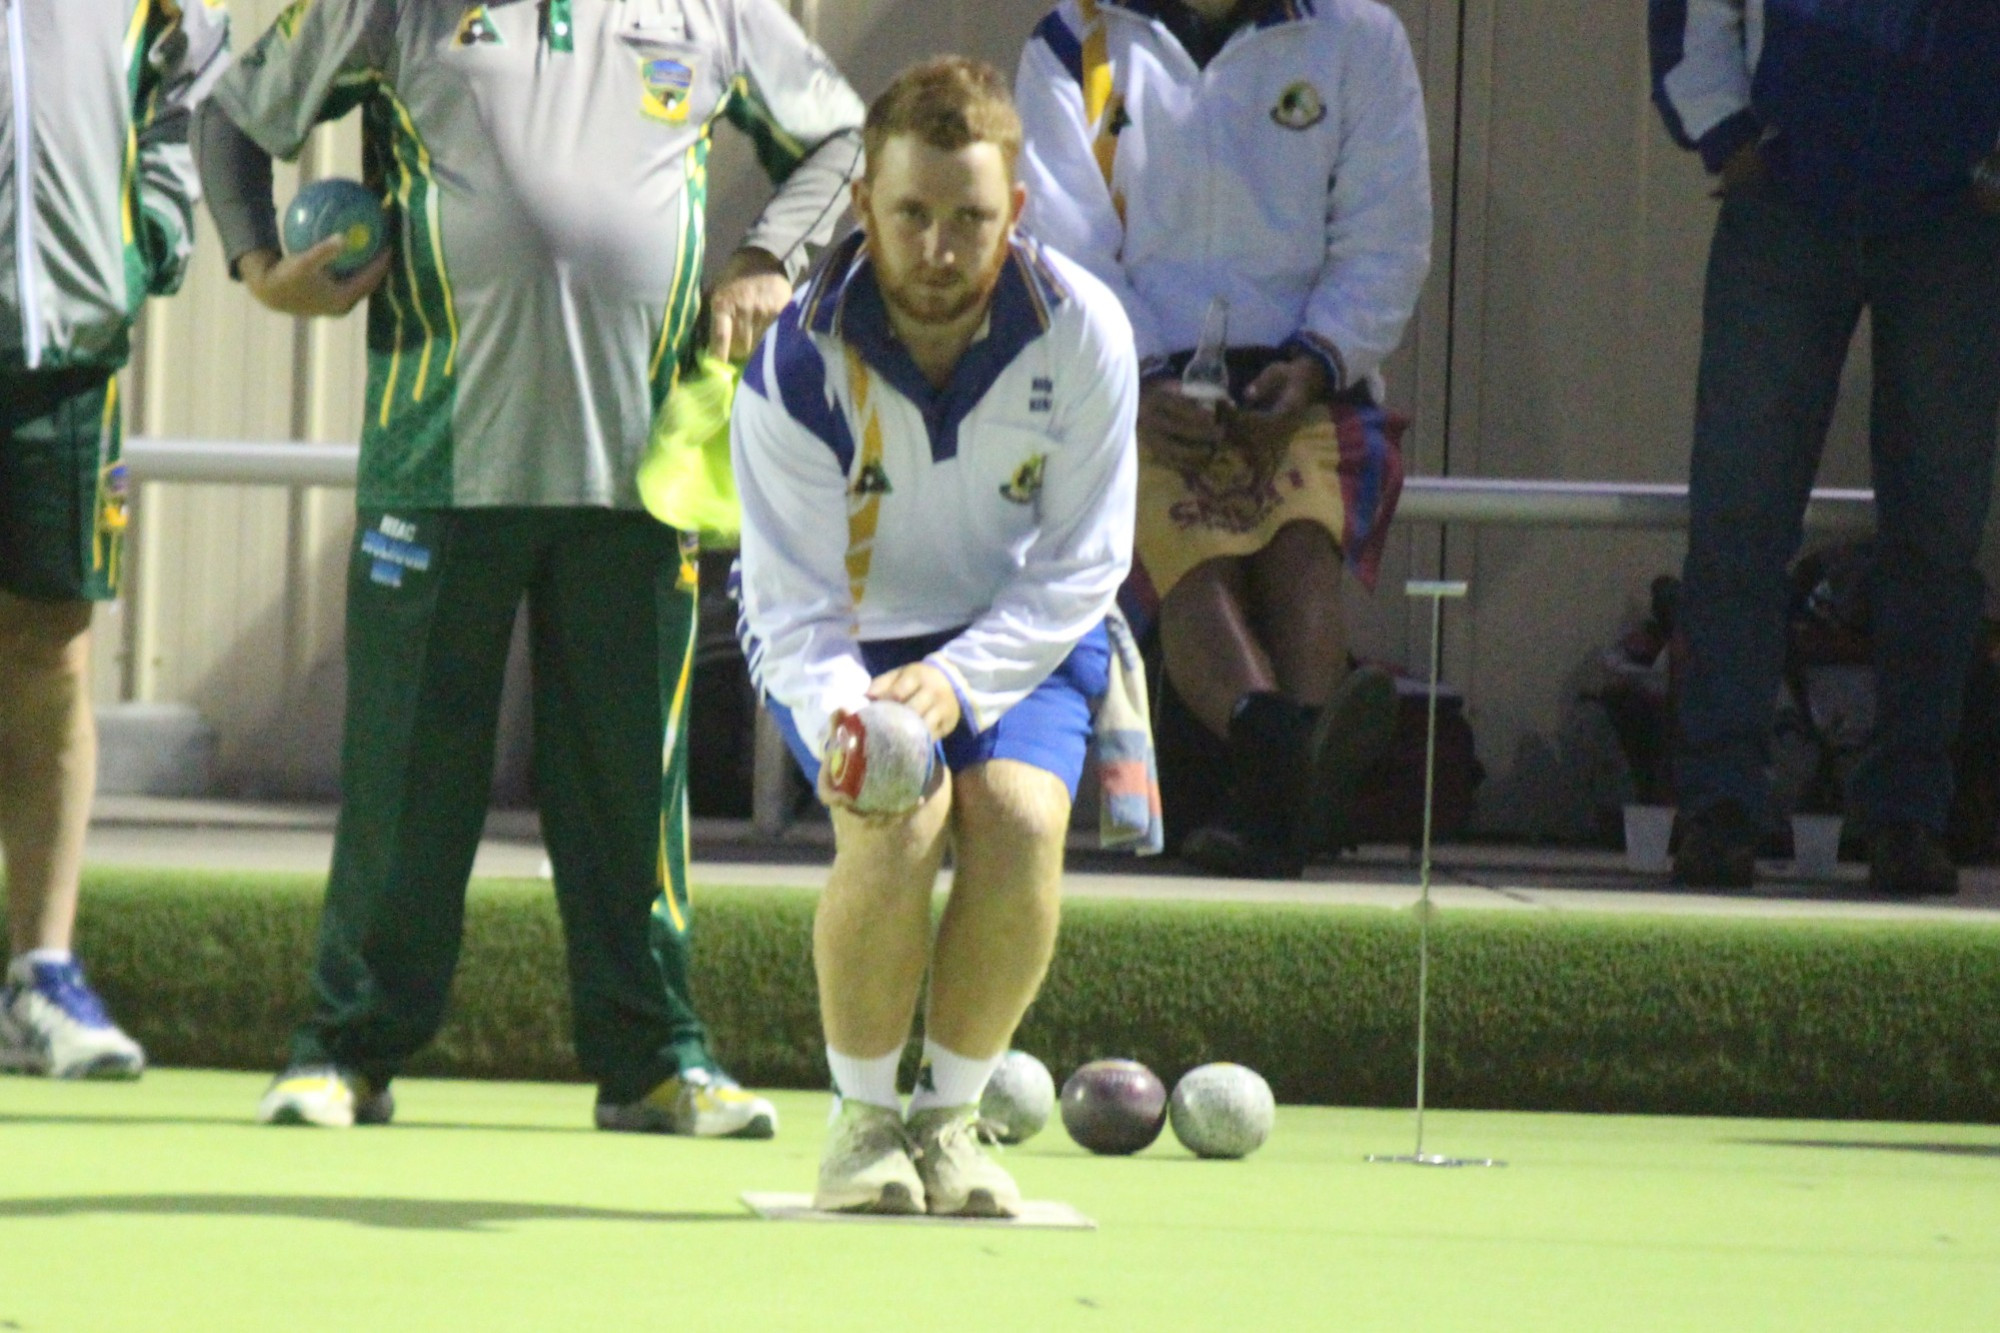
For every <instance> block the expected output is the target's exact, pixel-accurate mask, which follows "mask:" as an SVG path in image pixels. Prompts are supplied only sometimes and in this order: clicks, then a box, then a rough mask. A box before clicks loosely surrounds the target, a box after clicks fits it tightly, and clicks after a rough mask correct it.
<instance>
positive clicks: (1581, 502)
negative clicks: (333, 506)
mask: <svg viewBox="0 0 2000 1333" xmlns="http://www.w3.org/2000/svg"><path fill="white" fill-rule="evenodd" d="M359 458H360V450H359V449H357V448H356V447H355V446H353V445H351V444H301V443H297V442H263V441H233V440H174V439H158V438H151V437H139V438H135V439H131V440H127V441H126V442H125V462H126V466H127V467H128V468H129V469H130V473H131V476H132V479H133V480H134V481H140V482H160V481H166V482H207V483H223V484H227V483H238V484H249V485H263V486H352V485H354V476H355V468H356V466H357V463H358V461H359ZM1396 517H1397V518H1398V519H1400V520H1402V521H1403V522H1405V523H1474V524H1481V525H1500V526H1511V527H1538V528H1685V527H1686V526H1687V487H1686V486H1684V485H1680V484H1678V483H1673V482H1642V481H1518V480H1497V479H1491V478H1483V477H1411V478H1409V480H1407V481H1406V482H1404V484H1403V501H1402V504H1401V506H1400V507H1399V508H1398V509H1397V511H1396ZM1874 526H1875V493H1874V492H1873V491H1865V490H1816V491H1814V492H1813V498H1812V503H1811V504H1810V505H1809V506H1808V507H1807V509H1806V528H1807V530H1808V531H1810V532H1817V533H1847V534H1857V535H1858V534H1861V533H1866V532H1870V531H1872V530H1873V529H1874Z"/></svg>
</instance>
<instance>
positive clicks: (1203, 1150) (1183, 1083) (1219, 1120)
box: [1167, 1061, 1278, 1157]
mask: <svg viewBox="0 0 2000 1333" xmlns="http://www.w3.org/2000/svg"><path fill="white" fill-rule="evenodd" d="M1277 1110H1278V1107H1277V1102H1276V1100H1275V1099H1274V1098H1273V1097H1272V1096H1271V1085H1270V1084H1268V1083H1266V1082H1265V1081H1264V1076H1263V1075H1262V1074H1259V1073H1258V1072H1257V1071H1256V1070H1254V1069H1251V1068H1249V1067H1247V1066H1245V1065H1238V1064H1230V1063H1228V1062H1226V1061H1225V1062H1220V1063H1216V1064H1209V1065H1197V1066H1196V1067H1195V1068H1193V1069H1190V1070H1188V1071H1187V1073H1185V1074H1182V1075H1181V1079H1180V1082H1178V1083H1176V1084H1174V1095H1173V1096H1172V1097H1171V1098H1169V1099H1168V1101H1167V1123H1168V1124H1169V1125H1171V1126H1173V1130H1174V1137H1175V1138H1177V1139H1179V1140H1180V1141H1181V1146H1182V1147H1184V1148H1186V1149H1187V1150H1188V1151H1189V1152H1191V1153H1193V1154H1194V1155H1195V1156H1197V1157H1248V1156H1249V1155H1250V1154H1251V1153H1253V1152H1256V1151H1257V1149H1259V1148H1261V1147H1263V1146H1264V1140H1266V1139H1268V1138H1270V1137H1271V1126H1272V1124H1273V1122H1274V1121H1275V1120H1276V1118H1277Z"/></svg>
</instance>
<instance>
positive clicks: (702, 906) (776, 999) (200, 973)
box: [79, 870, 2000, 1122]
mask: <svg viewBox="0 0 2000 1333" xmlns="http://www.w3.org/2000/svg"><path fill="white" fill-rule="evenodd" d="M320 889H321V880H320V879H319V878H318V877H317V876H305V875H278V874H259V875H245V874H209V873H200V872H184V871H140V870H115V871H114V870H103V871H97V872H95V873H93V874H92V875H91V876H90V877H89V882H88V884H87V886H86V890H85V895H84V904H83V909H84V910H83V919H82V922H81V926H80V932H79V934H80V943H81V948H82V950H83V952H84V956H85V959H86V961H87V963H88V964H89V967H90V970H91V975H92V978H93V979H94V981H95V982H96V984H97V985H98V987H99V988H100V989H101V990H102V991H103V992H104V994H105V996H106V998H107V1000H109V1001H110V1003H111V1004H112V1006H113V1010H114V1012H115V1013H116V1014H117V1015H118V1016H119V1018H120V1020H121V1021H122V1022H123V1023H124V1024H125V1025H126V1026H127V1028H128V1029H129V1030H130V1031H131V1032H132V1033H133V1035H134V1036H136V1037H138V1038H139V1039H140V1040H141V1041H142V1042H144V1043H145V1045H146V1047H147V1050H148V1052H149V1053H150V1055H151V1058H152V1059H153V1060H154V1061H155V1062H156V1063H160V1064H170V1065H201V1066H211V1067H224V1068H251V1069H262V1068H274V1067H275V1066H276V1065H277V1064H278V1063H280V1062H281V1061H282V1059H283V1055H284V1050H285V1043H286V1037H287V1034H288V1032H289V1029H290V1027H291V1024H292V1023H293V1022H294V1021H296V1019H297V1018H298V1017H299V1016H300V1015H301V1014H302V1013H303V1012H304V1009H305V978H306V970H307V966H308V962H309V959H310V956H311V951H312V941H313V932H314V930H315V928H316V925H317V920H318V915H319V896H320ZM813 903H814V895H813V894H811V893H810V892H805V891H798V890H777V889H722V888H714V889H708V890H705V891H702V892H701V893H699V895H698V898H697V908H696V921H697V924H696V945H695V970H694V987H695V995H696V999H697V1002H698V1004H699V1005H700V1007H701V1008H702V1010H703V1013H704V1016H705V1017H706V1018H707V1019H708V1020H709V1022H710V1024H711V1025H712V1026H713V1028H714V1029H715V1034H716V1046H717V1051H718V1053H719V1054H720V1055H721V1056H722V1058H723V1059H724V1060H725V1061H726V1062H727V1063H728V1064H729V1065H730V1067H731V1068H732V1070H733V1071H734V1072H735V1073H736V1074H737V1075H738V1076H739V1077H740V1078H742V1079H743V1080H744V1081H745V1082H746V1083H749V1084H752V1085H757V1086H769V1087H807V1088H817V1087H824V1086H826V1070H825V1065H824V1062H823V1059H822V1055H821V1039H820V1034H819V1024H818V1018H817V1010H816V1004H815V999H814V990H813V973H812V961H811V939H812V914H813ZM1416 942H1417V941H1416V918H1415V916H1414V914H1413V913H1410V912H1388V911H1382V910H1379V909H1373V908H1329V907H1310V906H1273V905H1261V904H1259V905H1249V904H1229V903H1213V902H1172V903H1161V902H1125V901H1103V900H1079V901H1073V902H1071V903H1069V904H1068V905H1067V907H1066V908H1065V918H1064V923H1063V936H1062V941H1061V944H1060V945H1059V946H1058V949H1057V955H1056V961H1055V965H1054V967H1053V969H1052V971H1051V973H1050V976H1049V980H1048V984H1047V986H1046V987H1045V988H1044V990H1043V992H1042V995H1041V998H1040V999H1039V1000H1038V1001H1037V1002H1036V1005H1035V1007H1034V1009H1033V1010H1032V1011H1031V1012H1030V1014H1029V1015H1028V1018H1027V1021H1026V1023H1025V1024H1024V1025H1023V1027H1022V1030H1021V1033H1020V1036H1019V1038H1018V1044H1019V1045H1020V1046H1021V1047H1023V1048H1024V1049H1026V1050H1031V1051H1033V1052H1035V1053H1036V1054H1037V1055H1039V1056H1041V1057H1042V1059H1043V1060H1045V1061H1046V1062H1047V1063H1048V1065H1049V1067H1050V1069H1051V1070H1052V1071H1053V1072H1054V1073H1055V1075H1056V1077H1057V1079H1058V1080H1060V1079H1061V1078H1063V1077H1064V1076H1065V1075H1066V1074H1067V1073H1068V1072H1069V1071H1070V1070H1071V1069H1072V1068H1074V1067H1075V1066H1076V1065H1078V1064H1080V1063H1082V1062H1083V1061H1085V1060H1088V1059H1093V1058H1096V1057H1098V1056H1105V1055H1130V1056H1134V1057H1136V1058H1138V1059H1141V1060H1144V1061H1145V1062H1146V1063H1147V1064H1149V1065H1151V1066H1152V1067H1153V1068H1154V1069H1155V1070H1156V1071H1157V1072H1158V1073H1159V1074H1160V1076H1161V1077H1162V1078H1165V1079H1167V1080H1168V1081H1169V1083H1171V1082H1172V1080H1173V1079H1174V1078H1175V1077H1177V1076H1178V1075H1179V1073H1180V1072H1181V1071H1182V1070H1184V1069H1186V1068H1188V1067H1190V1066H1192V1065H1195V1064H1199V1063H1202V1062H1204V1061H1207V1060H1216V1059H1230V1060H1236V1061H1239V1062H1241V1063H1244V1064H1247V1065H1250V1066H1252V1067H1253V1068H1256V1069H1258V1070H1260V1071H1261V1072H1262V1073H1263V1074H1264V1075H1265V1077H1267V1078H1268V1079H1269V1080H1270V1082H1271V1085H1272V1087H1273V1088H1274V1089H1275V1090H1276V1091H1277V1094H1278V1096H1279V1098H1280V1099H1281V1100H1284V1101H1291V1102H1320V1103H1337V1104H1349V1105H1382V1106H1394V1105H1407V1104H1408V1102H1409V1100H1410V1097H1411V1095H1412V1080H1413V1046H1414V1039H1415V991H1416ZM1431 942H1432V955H1431V959H1432V970H1431V1029H1430V1032H1431V1041H1430V1052H1431V1062H1430V1075H1429V1095H1430V1100H1431V1103H1432V1105H1435V1106H1450V1107H1464V1108H1485V1109H1496V1110H1500V1109H1507V1110H1566V1111H1617V1112H1646V1113H1657V1114H1710V1115H1758V1116H1773V1117H1798V1118H1866V1119H1908V1120H1926V1121H1944V1120H1955V1121H1975V1122H1992V1121H1996V1120H2000V926H1990V925H1983V924H1967V923H1964V922H1944V921H1940V922H1915V923H1909V924H1903V923H1881V922H1857V921H1848V920H1825V919H1791V918H1785V919H1744V918H1705V917H1680V916H1676V917H1650V916H1627V915H1601V916H1590V915H1582V914H1571V913H1560V914H1557V913H1529V912H1497V911H1455V912H1441V913H1439V914H1438V915H1437V916H1436V917H1435V918H1434V922H1433V929H1432V936H1431ZM562 957H563V955H562V948H561V937H560V930H559V926H558V923H557V919H556V912H555V905H554V901H553V898H552V896H551V894H550V892H549V889H548V886H547V885H546V884H545V883H537V882H513V881H482V882H479V883H477V884H475V886H474V889H473V892H472V894H471V897H470V900H469V903H468V908H467V913H466V927H465V952H464V957H463V960H462V962H461V964H460V967H459V972H458V979H457V985H456V990H455V993H454V996H453V1002H452V1010H451V1016H450V1019H449V1021H448V1022H447V1024H446V1027H445V1030H444V1032H443V1033H442V1034H441V1035H440V1037H439V1039H438V1041H437V1042H436V1043H435V1044H434V1045H433V1046H432V1047H431V1048H430V1049H429V1050H428V1051H426V1052H425V1053H424V1054H423V1055H422V1056H421V1057H420V1058H419V1060H418V1061H417V1062H415V1063H414V1064H413V1065H412V1067H411V1069H410V1071H409V1072H411V1073H425V1074H445V1075H462V1076H467V1077H493V1078H498V1077H505V1078H530V1079H566V1078H576V1077H578V1074H577V1070H576V1066H575V1063H574V1061H573V1059H572V1057H571V1055H570V1050H569V1035H568V1023H569V1004H568V997H567V992H566V988H565V980H564V975H563V964H562Z"/></svg>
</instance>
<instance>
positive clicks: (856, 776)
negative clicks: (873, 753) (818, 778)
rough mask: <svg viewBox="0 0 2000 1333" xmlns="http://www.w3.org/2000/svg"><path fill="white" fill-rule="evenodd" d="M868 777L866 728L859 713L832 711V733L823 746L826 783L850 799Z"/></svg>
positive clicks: (852, 798)
mask: <svg viewBox="0 0 2000 1333" xmlns="http://www.w3.org/2000/svg"><path fill="white" fill-rule="evenodd" d="M867 777H868V728H867V726H866V725H865V724H864V723H863V722H862V721H861V718H860V715H859V714H856V713H849V712H845V711H842V712H838V713H835V714H834V715H833V734H832V735H831V736H830V737H829V738H828V740H827V746H826V785H827V786H829V787H831V788H832V789H833V790H834V791H836V792H838V793H839V794H840V795H842V796H845V797H846V798H847V799H848V800H850V801H852V800H855V799H856V798H858V797H859V796H860V795H861V784H862V783H863V782H864V781H866V780H867Z"/></svg>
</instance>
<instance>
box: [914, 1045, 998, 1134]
mask: <svg viewBox="0 0 2000 1333" xmlns="http://www.w3.org/2000/svg"><path fill="white" fill-rule="evenodd" d="M999 1067H1000V1057H999V1056H997V1055H996V1056H993V1057H991V1058H990V1059H985V1060H975V1059H973V1058H972V1057H971V1056H969V1055H960V1054H959V1053H958V1052H957V1051H951V1050H946V1049H945V1048H944V1047H942V1046H940V1045H938V1044H937V1043H936V1042H934V1041H932V1040H931V1039H930V1038H929V1037H925V1038H924V1065H923V1069H922V1070H921V1071H920V1072H919V1073H918V1074H917V1091H916V1093H915V1095H913V1096H912V1097H911V1098H910V1114H911V1115H915V1114H916V1113H917V1112H919V1111H928V1110H930V1109H931V1108H932V1107H935V1106H976V1105H978V1104H979V1095H980V1094H981V1093H983V1092H985V1091H986V1080H987V1079H989V1078H992V1077H993V1071H994V1070H995V1069H998V1068H999Z"/></svg>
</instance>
